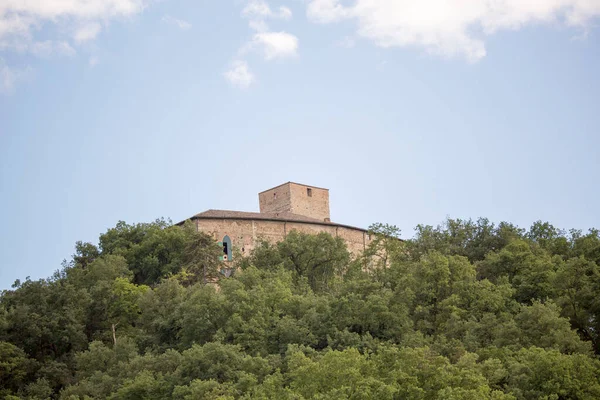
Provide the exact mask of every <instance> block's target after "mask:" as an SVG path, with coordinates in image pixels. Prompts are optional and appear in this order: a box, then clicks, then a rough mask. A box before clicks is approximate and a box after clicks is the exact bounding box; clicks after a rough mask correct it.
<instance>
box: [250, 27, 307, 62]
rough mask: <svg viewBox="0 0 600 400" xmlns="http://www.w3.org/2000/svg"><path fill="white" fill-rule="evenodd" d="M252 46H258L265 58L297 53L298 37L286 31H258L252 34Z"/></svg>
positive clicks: (284, 56) (269, 58) (283, 56)
mask: <svg viewBox="0 0 600 400" xmlns="http://www.w3.org/2000/svg"><path fill="white" fill-rule="evenodd" d="M251 47H252V48H260V49H261V50H262V52H263V53H264V56H265V59H266V60H273V59H275V58H287V57H293V56H296V55H297V51H298V38H297V37H296V36H294V35H292V34H290V33H287V32H259V33H257V34H255V35H254V38H253V39H252V43H251Z"/></svg>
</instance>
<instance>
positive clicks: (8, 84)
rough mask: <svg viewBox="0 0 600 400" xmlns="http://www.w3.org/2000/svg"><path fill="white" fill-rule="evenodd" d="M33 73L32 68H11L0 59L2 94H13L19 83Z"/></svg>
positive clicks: (0, 86)
mask: <svg viewBox="0 0 600 400" xmlns="http://www.w3.org/2000/svg"><path fill="white" fill-rule="evenodd" d="M30 73H31V68H29V67H28V68H14V67H9V66H8V65H6V64H5V63H4V60H3V59H2V58H0V93H2V94H11V93H12V92H13V91H14V89H15V86H16V84H17V83H18V82H20V81H22V80H24V79H26V78H27V76H28V75H30Z"/></svg>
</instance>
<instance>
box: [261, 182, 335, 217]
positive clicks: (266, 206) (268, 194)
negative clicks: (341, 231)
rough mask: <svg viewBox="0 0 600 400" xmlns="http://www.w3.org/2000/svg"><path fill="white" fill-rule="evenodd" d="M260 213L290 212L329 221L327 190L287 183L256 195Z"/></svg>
mask: <svg viewBox="0 0 600 400" xmlns="http://www.w3.org/2000/svg"><path fill="white" fill-rule="evenodd" d="M258 203H259V206H260V212H261V213H281V212H290V213H293V214H298V215H303V216H305V217H310V218H315V219H318V220H320V221H325V220H329V218H330V215H329V190H327V189H321V188H316V187H313V186H307V185H300V184H298V183H293V182H288V183H284V184H283V185H279V186H277V187H274V188H273V189H269V190H266V191H264V192H262V193H259V194H258Z"/></svg>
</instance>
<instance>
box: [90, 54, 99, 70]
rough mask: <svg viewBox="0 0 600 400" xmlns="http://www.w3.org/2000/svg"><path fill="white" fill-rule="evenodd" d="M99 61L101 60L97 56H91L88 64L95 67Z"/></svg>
mask: <svg viewBox="0 0 600 400" xmlns="http://www.w3.org/2000/svg"><path fill="white" fill-rule="evenodd" d="M99 62H100V60H98V57H96V56H91V57H90V59H89V60H88V64H89V66H90V67H92V68H94V67H95V66H96V65H98V63H99Z"/></svg>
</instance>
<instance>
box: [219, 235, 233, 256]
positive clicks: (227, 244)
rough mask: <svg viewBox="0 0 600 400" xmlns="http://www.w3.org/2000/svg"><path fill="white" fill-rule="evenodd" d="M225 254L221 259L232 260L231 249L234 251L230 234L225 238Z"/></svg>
mask: <svg viewBox="0 0 600 400" xmlns="http://www.w3.org/2000/svg"><path fill="white" fill-rule="evenodd" d="M222 243H223V255H222V256H221V257H219V259H220V260H221V261H231V251H232V246H231V238H229V236H225V237H224V238H223V242H222Z"/></svg>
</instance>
